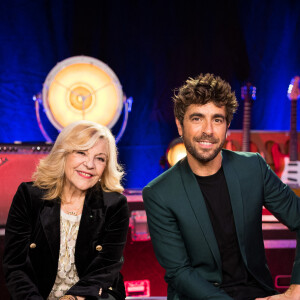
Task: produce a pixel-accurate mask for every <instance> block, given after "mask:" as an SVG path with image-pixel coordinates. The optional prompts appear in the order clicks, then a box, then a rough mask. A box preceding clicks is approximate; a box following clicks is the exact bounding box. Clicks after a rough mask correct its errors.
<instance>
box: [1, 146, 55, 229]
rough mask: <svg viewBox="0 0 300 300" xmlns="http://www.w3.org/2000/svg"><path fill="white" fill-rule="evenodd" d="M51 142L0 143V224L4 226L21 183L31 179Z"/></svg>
mask: <svg viewBox="0 0 300 300" xmlns="http://www.w3.org/2000/svg"><path fill="white" fill-rule="evenodd" d="M51 148H52V145H50V144H0V182H1V184H0V226H2V227H3V226H4V225H5V223H6V220H7V215H8V211H9V208H10V205H11V201H12V198H13V196H14V194H15V193H16V190H17V188H18V186H19V184H20V183H21V182H23V181H31V176H32V174H33V172H34V171H35V168H36V166H37V164H38V162H39V160H40V159H41V158H43V157H45V155H47V154H48V153H49V151H50V150H51Z"/></svg>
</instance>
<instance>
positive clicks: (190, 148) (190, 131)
mask: <svg viewBox="0 0 300 300" xmlns="http://www.w3.org/2000/svg"><path fill="white" fill-rule="evenodd" d="M176 125H177V128H178V133H179V135H181V136H182V138H183V142H184V145H185V147H186V150H187V155H188V157H189V156H192V157H193V158H194V159H196V160H197V161H199V162H201V163H207V162H209V161H212V160H214V159H215V157H216V156H217V155H218V154H219V153H220V151H221V149H222V147H223V145H224V143H225V140H226V132H227V129H228V125H227V122H226V111H225V106H221V107H218V106H216V105H215V104H214V103H213V102H209V103H207V104H204V105H199V104H191V105H190V106H188V108H187V110H186V112H185V115H184V119H183V125H181V124H180V122H179V120H177V119H176Z"/></svg>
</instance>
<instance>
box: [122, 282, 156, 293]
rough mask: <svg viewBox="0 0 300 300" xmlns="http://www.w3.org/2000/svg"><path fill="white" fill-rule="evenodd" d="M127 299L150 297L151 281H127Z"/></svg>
mask: <svg viewBox="0 0 300 300" xmlns="http://www.w3.org/2000/svg"><path fill="white" fill-rule="evenodd" d="M124 284H125V290H126V297H150V281H149V280H147V279H146V280H134V281H125V282H124Z"/></svg>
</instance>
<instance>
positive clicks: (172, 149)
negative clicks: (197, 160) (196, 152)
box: [166, 137, 186, 167]
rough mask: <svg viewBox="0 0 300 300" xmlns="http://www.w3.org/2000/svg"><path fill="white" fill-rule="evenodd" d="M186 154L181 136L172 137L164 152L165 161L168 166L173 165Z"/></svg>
mask: <svg viewBox="0 0 300 300" xmlns="http://www.w3.org/2000/svg"><path fill="white" fill-rule="evenodd" d="M185 156H186V148H185V146H184V144H183V141H182V138H180V137H179V138H176V139H174V140H173V141H172V142H171V143H170V145H169V147H168V149H167V152H166V158H167V162H168V164H169V166H170V167H172V166H174V165H175V164H176V163H177V162H178V161H179V160H181V159H182V158H184V157H185Z"/></svg>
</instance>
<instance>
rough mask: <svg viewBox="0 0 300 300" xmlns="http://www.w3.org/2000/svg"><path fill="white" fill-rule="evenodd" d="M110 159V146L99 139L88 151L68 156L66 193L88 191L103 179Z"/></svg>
mask: <svg viewBox="0 0 300 300" xmlns="http://www.w3.org/2000/svg"><path fill="white" fill-rule="evenodd" d="M107 159H108V144H107V141H106V140H104V139H99V140H98V141H97V142H96V143H95V145H94V146H93V147H92V148H90V149H88V150H76V151H73V152H72V153H70V154H68V155H67V157H66V164H65V178H66V182H65V186H64V190H65V191H70V192H76V191H78V192H79V191H81V192H82V191H86V190H88V189H89V188H91V187H93V186H94V185H95V184H96V183H97V182H98V181H99V179H100V178H101V176H102V173H103V171H104V169H105V167H106V164H107Z"/></svg>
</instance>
